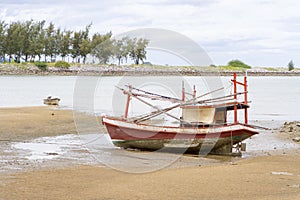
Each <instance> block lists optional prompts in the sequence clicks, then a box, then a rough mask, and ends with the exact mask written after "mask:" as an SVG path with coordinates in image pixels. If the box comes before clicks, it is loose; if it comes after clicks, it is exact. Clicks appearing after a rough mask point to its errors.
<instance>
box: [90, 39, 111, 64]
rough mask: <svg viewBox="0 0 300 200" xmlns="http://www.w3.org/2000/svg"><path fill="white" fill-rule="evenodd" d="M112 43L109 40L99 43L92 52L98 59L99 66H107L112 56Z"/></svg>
mask: <svg viewBox="0 0 300 200" xmlns="http://www.w3.org/2000/svg"><path fill="white" fill-rule="evenodd" d="M113 49H114V48H113V41H112V40H111V39H110V38H109V39H107V40H105V41H103V42H101V43H100V44H99V45H98V46H97V47H96V48H95V49H94V50H93V52H94V55H95V56H96V57H97V58H98V59H99V62H100V63H101V64H107V63H108V61H109V60H110V58H111V57H112V56H113V51H114V50H113Z"/></svg>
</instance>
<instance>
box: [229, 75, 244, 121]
mask: <svg viewBox="0 0 300 200" xmlns="http://www.w3.org/2000/svg"><path fill="white" fill-rule="evenodd" d="M231 81H232V82H233V92H234V100H235V101H236V103H237V84H239V85H242V86H244V92H243V93H244V104H245V105H246V107H245V108H244V109H245V112H244V117H245V124H248V108H247V106H248V96H247V93H248V91H247V87H248V85H247V73H246V74H245V76H244V83H241V82H238V81H237V80H236V72H234V73H233V80H231ZM237 115H238V113H237V104H235V105H234V123H235V124H237V123H238V116H237Z"/></svg>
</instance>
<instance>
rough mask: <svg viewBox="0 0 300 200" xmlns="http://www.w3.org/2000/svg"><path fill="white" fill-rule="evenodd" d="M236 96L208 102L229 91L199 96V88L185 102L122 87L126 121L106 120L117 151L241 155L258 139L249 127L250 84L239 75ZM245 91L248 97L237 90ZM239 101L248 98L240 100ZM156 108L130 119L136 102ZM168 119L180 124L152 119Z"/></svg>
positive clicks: (184, 94)
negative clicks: (252, 139)
mask: <svg viewBox="0 0 300 200" xmlns="http://www.w3.org/2000/svg"><path fill="white" fill-rule="evenodd" d="M231 83H232V85H233V93H232V94H229V95H222V96H218V97H214V98H207V99H203V98H204V97H206V96H208V95H210V94H212V93H216V92H218V91H220V90H224V87H222V88H219V89H216V90H214V91H210V92H208V93H206V94H202V95H200V96H196V90H195V86H194V91H193V94H192V95H193V96H192V98H191V99H187V98H186V92H185V89H184V86H183V87H182V98H181V99H177V98H174V97H168V96H164V95H159V94H155V93H152V92H149V91H145V90H142V89H140V88H135V87H133V86H131V85H129V86H126V88H119V87H118V89H120V90H121V91H122V92H123V93H124V94H125V95H127V102H126V107H125V113H124V115H123V116H120V117H116V116H106V115H104V116H102V123H103V124H104V125H105V127H106V129H107V131H108V133H109V135H110V137H111V140H112V142H113V144H114V145H115V146H118V147H122V148H136V149H146V150H182V151H184V152H186V151H188V152H197V153H200V154H201V153H203V154H207V153H210V154H221V155H241V151H242V150H245V144H244V143H242V141H244V140H245V139H247V138H249V137H251V136H253V135H256V134H258V131H257V128H258V127H256V126H254V125H250V124H248V109H249V103H250V102H249V101H248V99H247V93H248V91H247V76H246V75H245V76H244V81H243V82H239V81H238V80H237V75H236V73H234V74H233V79H232V80H231ZM238 86H239V87H243V91H242V92H238V91H237V89H238ZM238 96H240V97H242V100H239V99H240V98H238ZM132 98H134V99H137V100H138V101H140V102H142V103H144V104H146V105H147V106H150V107H151V108H152V109H155V111H153V112H151V113H146V114H144V115H142V116H137V117H136V116H135V117H128V110H129V106H130V101H131V99H132ZM145 99H151V100H167V101H171V102H172V103H173V104H172V106H169V107H166V108H163V109H160V108H157V107H156V106H154V105H152V104H151V103H149V101H146V100H145ZM175 108H177V109H178V108H179V109H180V110H181V116H179V117H177V116H174V115H172V114H170V112H169V111H171V110H173V109H175ZM238 110H243V111H244V115H243V118H244V119H243V120H242V121H243V123H242V122H239V119H238V117H239V116H238V114H239V115H240V112H238ZM229 112H233V120H232V122H229V121H228V120H227V118H228V117H227V115H228V113H229ZM162 114H164V115H167V116H169V117H171V118H173V119H175V120H177V121H178V125H176V126H175V125H155V124H151V123H148V122H149V120H151V119H153V118H154V117H156V116H159V115H162Z"/></svg>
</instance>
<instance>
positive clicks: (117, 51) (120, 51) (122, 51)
mask: <svg viewBox="0 0 300 200" xmlns="http://www.w3.org/2000/svg"><path fill="white" fill-rule="evenodd" d="M126 45H127V43H126V38H122V39H120V40H113V54H114V57H115V58H116V59H117V61H118V65H120V64H121V61H122V58H127V55H128V53H129V52H128V51H127V46H126Z"/></svg>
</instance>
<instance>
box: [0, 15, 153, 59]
mask: <svg viewBox="0 0 300 200" xmlns="http://www.w3.org/2000/svg"><path fill="white" fill-rule="evenodd" d="M91 26H92V24H89V25H87V26H86V27H85V28H84V29H83V30H79V31H72V30H65V29H64V30H62V29H61V28H59V27H58V28H56V27H55V25H54V24H53V23H52V22H51V23H50V24H49V25H46V21H44V20H43V21H37V22H36V21H33V20H29V21H25V22H21V21H17V22H11V23H9V24H8V23H6V22H5V21H0V60H6V58H7V57H8V58H9V59H8V61H9V62H11V61H12V60H13V61H15V62H21V61H24V62H29V61H31V62H33V61H36V60H38V61H45V62H47V61H48V60H49V59H50V61H51V62H55V61H56V59H57V58H58V57H60V58H61V59H62V60H63V61H65V60H66V58H67V57H71V58H72V62H77V63H80V62H82V63H86V59H87V56H88V55H91V56H92V57H93V58H94V59H93V60H98V61H99V63H101V64H107V63H108V62H110V61H112V60H116V61H117V62H118V64H121V63H123V62H127V60H128V59H129V58H130V59H132V60H133V61H134V63H135V64H139V63H140V62H143V60H144V59H146V47H147V45H148V43H149V41H148V40H147V39H143V38H129V37H123V38H121V39H113V38H112V32H111V31H110V32H108V33H106V34H99V33H94V34H93V35H92V36H90V28H91Z"/></svg>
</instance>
